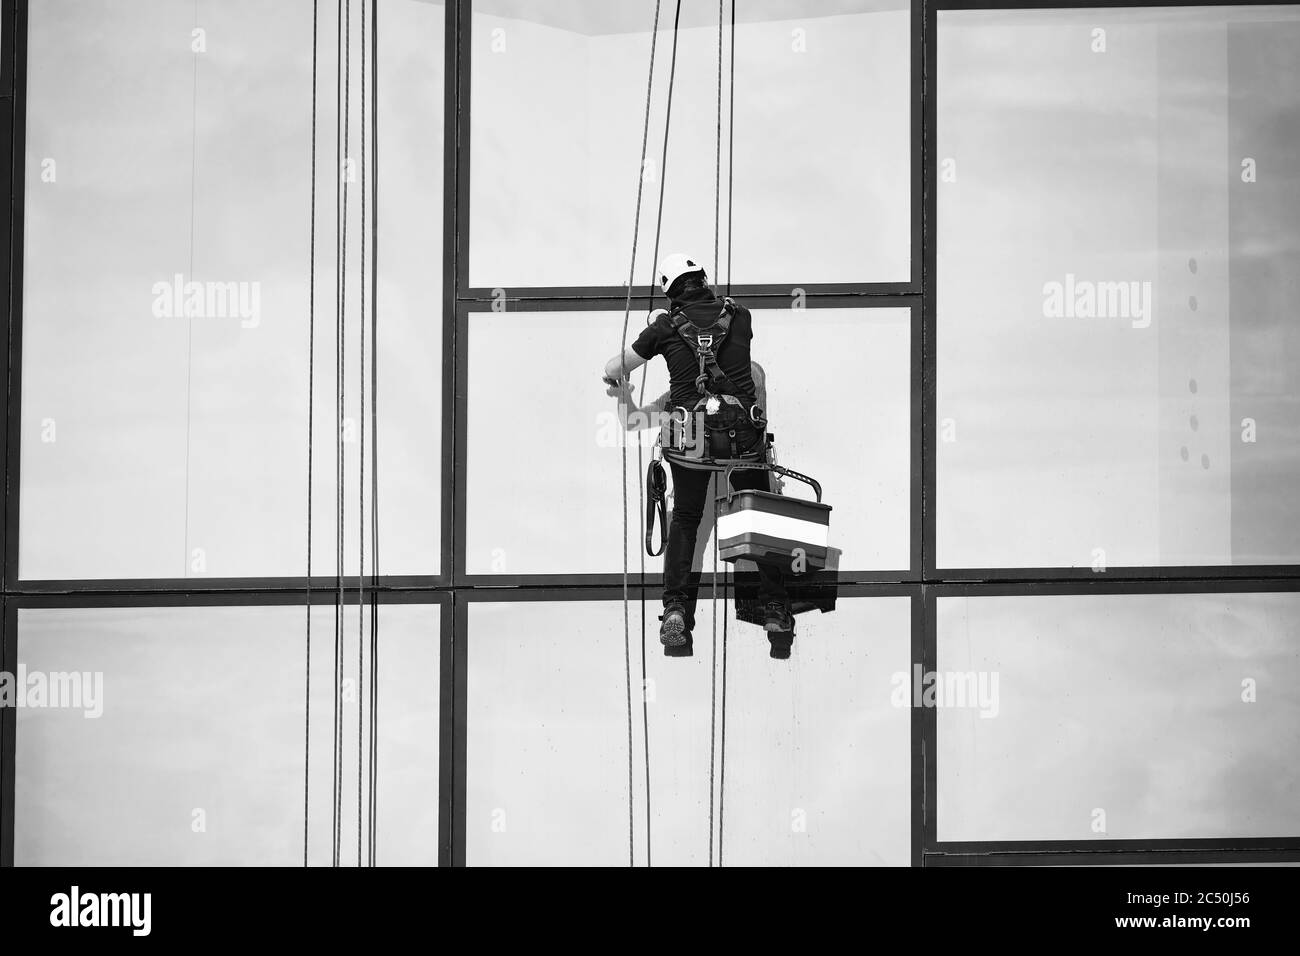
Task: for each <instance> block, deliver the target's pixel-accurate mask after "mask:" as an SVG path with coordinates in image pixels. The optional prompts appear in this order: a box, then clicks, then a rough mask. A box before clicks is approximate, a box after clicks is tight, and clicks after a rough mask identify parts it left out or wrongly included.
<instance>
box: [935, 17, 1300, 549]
mask: <svg viewBox="0 0 1300 956" xmlns="http://www.w3.org/2000/svg"><path fill="white" fill-rule="evenodd" d="M938 42H939V51H938V57H939V61H938V62H939V77H938V81H937V89H938V97H939V99H938V124H937V130H938V134H937V135H938V153H937V164H938V174H939V182H938V184H937V189H938V270H937V276H938V293H937V294H938V298H937V310H938V325H939V334H938V349H939V352H938V379H937V382H938V409H937V423H938V433H939V436H940V441H939V442H938V444H937V446H936V448H937V456H938V495H939V497H938V512H937V513H938V522H939V524H938V565H939V567H944V568H960V567H1008V566H1009V567H1090V566H1101V567H1132V566H1149V565H1162V566H1180V565H1205V564H1223V565H1227V564H1268V563H1295V562H1298V561H1300V521H1296V520H1294V518H1295V517H1296V506H1295V504H1294V495H1293V494H1292V489H1293V487H1294V485H1295V483H1296V480H1297V478H1300V432H1298V431H1297V428H1298V426H1297V422H1300V338H1297V337H1296V336H1295V335H1294V334H1293V332H1292V331H1291V329H1292V326H1293V324H1294V323H1293V322H1292V316H1293V312H1294V308H1293V303H1294V301H1295V296H1296V292H1297V288H1296V280H1295V276H1296V274H1297V272H1298V267H1300V253H1298V252H1297V250H1298V249H1300V225H1298V224H1300V175H1297V174H1298V173H1300V166H1298V165H1297V164H1298V163H1300V159H1298V158H1297V157H1300V127H1298V126H1297V124H1296V123H1294V122H1292V121H1291V118H1292V117H1293V116H1294V113H1295V111H1296V109H1297V106H1298V105H1300V93H1297V91H1298V90H1300V7H1296V6H1286V7H1248V6H1243V7H1209V8H1203V7H1194V8H1187V9H1182V10H1124V9H1106V10H1104V11H1102V10H1088V11H1086V12H1080V11H1072V10H1053V11H1037V12H1031V11H1014V12H1013V11H980V12H965V11H940V13H939V32H938Z"/></svg>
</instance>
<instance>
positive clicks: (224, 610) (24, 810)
mask: <svg viewBox="0 0 1300 956" xmlns="http://www.w3.org/2000/svg"><path fill="white" fill-rule="evenodd" d="M380 611H381V613H380V630H379V641H380V650H379V715H380V723H379V745H378V752H377V754H378V756H377V768H378V794H377V802H376V812H377V818H378V819H377V830H378V842H377V846H376V859H377V862H379V863H380V864H381V865H403V864H417V863H418V864H436V863H437V860H438V796H437V795H438V721H439V713H438V692H439V663H438V658H439V628H438V620H439V609H438V607H437V606H434V605H415V604H402V605H384V606H383V607H381V609H380ZM368 613H369V612H368V610H367V615H368ZM333 629H334V608H333V607H332V606H328V607H319V606H318V607H316V608H314V609H313V618H312V637H313V640H312V701H311V704H312V706H311V787H310V804H311V813H310V822H311V830H310V832H311V863H312V865H328V864H329V862H330V858H331V852H332V850H331V848H332V843H333V831H332V807H333V737H332V734H333V714H334V711H333V706H334V705H333V697H332V695H331V686H332V677H333V672H334V659H333V651H334V641H333V636H334V630H333ZM305 630H306V612H305V610H304V609H303V608H302V607H284V606H278V607H180V608H90V609H40V610H36V609H30V608H25V609H21V610H20V611H19V639H18V666H19V668H21V669H22V670H21V673H22V674H24V675H28V683H31V682H32V681H33V680H35V678H33V677H32V676H31V675H37V674H39V675H45V676H46V679H47V682H48V678H49V675H57V674H69V675H70V674H73V673H79V674H81V675H83V680H82V681H81V682H80V683H81V685H82V686H83V687H85V688H93V687H95V686H98V687H100V688H101V689H102V690H101V692H100V693H99V694H86V693H85V692H83V695H84V696H81V697H78V698H76V701H75V702H79V703H81V704H83V705H84V706H80V707H60V708H54V707H49V706H46V707H35V706H26V707H20V708H19V709H18V710H17V718H18V727H17V754H16V759H15V765H16V769H17V785H16V792H15V798H16V803H15V819H16V821H17V825H16V833H15V851H14V862H15V863H16V864H18V865H20V866H24V865H39V866H70V865H76V866H102V865H114V866H136V865H162V866H221V865H247V866H295V865H301V863H302V839H303V797H304V793H303V787H304V781H303V761H304V749H303V748H304V740H303V728H304V713H303V691H304V673H303V663H304V655H305V650H304V648H305V644H304V635H305ZM344 634H345V636H346V640H345V644H344V662H345V663H344V671H343V677H344V678H345V680H346V681H348V682H349V684H350V687H351V691H350V692H349V693H347V694H345V698H344V706H343V727H344V735H343V741H344V750H343V767H344V773H343V781H344V783H343V788H342V792H341V806H342V814H341V843H342V848H343V849H342V863H343V864H344V865H355V863H356V859H357V856H356V854H357V800H358V788H357V737H356V733H357V717H358V713H357V702H356V693H355V691H356V677H357V649H356V648H357V644H356V641H357V615H356V609H355V606H354V607H353V608H351V609H349V612H348V613H347V614H346V615H345V618H344ZM366 642H367V644H368V643H369V633H368V632H367V635H366ZM85 675H91V676H90V677H85ZM93 675H100V676H99V677H98V679H97V680H98V684H97V685H96V679H95V678H94V676H93ZM369 680H370V664H369V656H368V655H367V658H366V673H365V676H364V678H363V680H362V682H361V684H362V686H363V687H366V688H368V687H369ZM51 686H52V682H51ZM69 686H72V685H69ZM52 699H53V698H52V697H48V696H47V701H52ZM67 700H68V701H69V702H74V701H73V699H72V698H67ZM369 702H370V696H369V693H368V692H367V693H366V694H365V706H366V708H367V710H368V708H369ZM95 710H98V711H100V716H98V717H94V716H84V715H85V714H87V713H92V714H93V713H94V711H95ZM365 726H366V727H367V733H368V723H367V724H366V725H365ZM363 749H364V750H365V752H366V753H368V744H366V745H364V748H363ZM368 774H369V762H368V759H367V760H366V764H365V769H364V770H363V771H362V780H363V781H366V780H368ZM363 807H364V812H365V813H366V814H367V815H368V812H369V801H368V799H367V800H366V801H365V803H364V804H363ZM364 826H365V822H364V820H363V829H364ZM363 852H365V851H364V850H363Z"/></svg>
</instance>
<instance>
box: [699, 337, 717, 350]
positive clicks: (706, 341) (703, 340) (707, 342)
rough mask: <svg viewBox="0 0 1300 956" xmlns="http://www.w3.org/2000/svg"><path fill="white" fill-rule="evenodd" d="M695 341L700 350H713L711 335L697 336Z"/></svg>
mask: <svg viewBox="0 0 1300 956" xmlns="http://www.w3.org/2000/svg"><path fill="white" fill-rule="evenodd" d="M695 341H696V342H698V343H699V345H700V348H702V349H711V348H713V336H712V335H697V336H696V337H695Z"/></svg>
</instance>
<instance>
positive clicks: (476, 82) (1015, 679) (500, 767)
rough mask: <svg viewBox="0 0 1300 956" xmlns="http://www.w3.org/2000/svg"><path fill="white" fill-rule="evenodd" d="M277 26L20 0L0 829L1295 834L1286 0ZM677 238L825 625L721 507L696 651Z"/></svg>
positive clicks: (920, 838)
mask: <svg viewBox="0 0 1300 956" xmlns="http://www.w3.org/2000/svg"><path fill="white" fill-rule="evenodd" d="M955 6H960V7H962V9H948V8H949V7H955ZM274 7H275V9H274V10H271V9H270V7H269V6H268V5H266V4H259V3H254V2H252V0H238V2H231V0H223V2H220V3H218V2H215V0H197V2H195V0H184V2H182V0H147V2H145V0H141V2H132V3H129V4H128V3H124V2H121V0H97V2H94V3H89V4H87V3H84V2H74V0H42V2H41V3H31V2H29V0H7V2H6V4H5V10H6V11H7V12H8V13H10V14H11V17H9V18H4V19H3V23H2V26H3V30H0V47H2V48H3V57H4V62H5V64H6V65H7V66H8V67H10V68H9V69H7V70H5V71H4V72H3V74H2V75H3V76H5V77H12V83H13V86H12V89H8V88H6V89H3V90H0V120H2V121H3V122H0V126H2V127H3V131H4V135H6V136H9V137H10V140H9V142H10V144H11V146H12V149H9V150H0V175H8V177H9V185H10V187H11V194H12V195H13V196H15V197H16V201H15V202H14V203H13V204H11V206H9V207H7V208H8V209H9V215H10V217H11V218H10V225H11V226H12V228H11V229H9V230H0V245H4V247H5V248H8V249H9V255H8V257H7V261H6V263H5V268H4V269H3V270H0V282H3V283H4V285H5V289H4V290H3V294H0V301H3V302H5V303H6V308H7V315H8V323H9V324H8V329H9V337H8V364H7V386H8V387H7V389H6V393H5V394H6V400H7V404H6V415H5V419H4V421H5V442H4V455H5V463H4V468H5V476H6V481H5V486H4V487H5V508H4V511H3V514H4V525H3V535H2V536H3V540H4V546H5V547H4V573H3V594H2V595H0V597H2V600H3V615H0V621H2V622H3V630H2V631H0V677H5V678H7V680H4V681H0V703H3V704H4V706H0V864H3V865H20V866H33V865H70V864H82V865H113V864H150V865H154V864H156V865H210V864H253V865H300V864H302V863H303V862H304V861H305V862H306V863H308V864H310V865H313V866H323V865H330V864H331V863H333V862H337V863H339V864H341V865H345V866H352V865H357V864H366V863H369V862H371V861H372V860H373V862H376V863H378V864H379V865H417V864H439V865H473V866H493V865H575V864H576V865H626V864H629V863H631V864H632V865H636V866H643V865H649V864H654V865H664V864H672V865H695V866H706V865H779V866H805V865H808V866H819V865H826V866H829V865H880V866H908V865H911V866H927V865H949V864H953V863H957V864H971V863H990V862H997V863H1012V864H1035V863H1043V864H1055V863H1061V862H1074V861H1078V860H1079V859H1080V858H1081V855H1082V857H1085V859H1084V862H1089V863H1106V864H1120V865H1128V864H1134V863H1156V864H1175V863H1181V862H1183V861H1184V860H1186V859H1187V857H1186V856H1179V854H1180V853H1184V852H1192V853H1195V854H1197V859H1198V860H1199V861H1200V862H1205V863H1218V864H1223V865H1233V864H1238V863H1241V862H1244V861H1246V860H1247V859H1249V860H1251V861H1253V862H1266V863H1275V864H1286V863H1295V862H1300V819H1297V814H1296V812H1295V810H1294V807H1293V804H1294V801H1293V800H1291V799H1290V795H1291V793H1292V792H1293V791H1294V790H1295V787H1296V785H1297V780H1296V773H1295V771H1294V769H1293V768H1294V767H1295V766H1296V765H1297V764H1298V763H1300V736H1298V735H1297V733H1296V730H1295V728H1296V726H1297V725H1298V723H1297V718H1298V717H1300V697H1297V695H1296V693H1295V692H1294V690H1293V688H1294V686H1295V685H1296V683H1297V681H1296V678H1297V677H1300V674H1298V673H1297V668H1298V667H1300V663H1298V662H1300V651H1298V650H1297V645H1296V643H1295V641H1294V639H1293V637H1294V632H1295V630H1296V628H1297V626H1298V625H1300V598H1298V597H1297V595H1298V594H1300V537H1297V534H1298V533H1297V531H1296V522H1294V521H1292V520H1290V518H1291V517H1292V510H1293V509H1292V508H1291V506H1290V503H1289V502H1290V496H1289V494H1288V492H1289V490H1290V488H1292V487H1293V486H1294V485H1295V484H1296V481H1297V478H1300V441H1298V440H1297V436H1296V434H1295V427H1294V425H1293V422H1294V421H1296V420H1297V408H1296V405H1297V403H1300V379H1297V372H1296V367H1297V363H1296V362H1295V361H1293V359H1294V358H1296V350H1297V345H1296V339H1295V336H1294V335H1293V334H1292V333H1291V332H1290V324H1289V322H1288V319H1289V315H1290V308H1289V306H1290V303H1292V302H1293V301H1294V299H1295V293H1296V292H1297V289H1296V288H1295V285H1296V279H1295V276H1296V275H1298V274H1300V268H1297V267H1300V253H1297V249H1298V248H1300V242H1297V238H1298V237H1297V225H1296V224H1297V223H1298V222H1300V159H1298V158H1297V157H1300V148H1297V147H1300V144H1298V143H1297V142H1296V141H1295V137H1296V136H1297V128H1296V124H1295V123H1294V122H1292V121H1291V120H1292V118H1293V116H1294V114H1295V111H1296V95H1297V94H1296V92H1295V91H1296V90H1297V89H1300V83H1297V80H1300V77H1297V76H1296V71H1297V68H1298V67H1297V64H1300V55H1297V54H1300V5H1296V4H1281V3H1278V4H1265V5H1232V6H1193V5H1187V6H1179V5H1162V6H1159V7H1154V8H1143V7H1141V6H1131V7H1110V6H1108V7H1105V8H1099V9H1080V8H1064V7H1060V8H1043V9H1032V10H1031V9H974V8H972V7H971V5H969V4H956V3H949V2H947V0H936V2H933V3H932V2H930V0H912V2H905V0H833V2H817V3H813V2H810V0H752V2H746V3H736V4H733V3H731V2H725V3H723V4H722V7H721V22H719V7H718V5H717V4H716V3H705V2H703V0H682V2H681V4H680V6H679V5H678V4H664V5H662V6H661V8H660V20H659V22H658V29H657V32H654V31H652V23H651V18H652V16H653V5H638V4H611V3H602V2H596V0H536V2H522V0H448V2H445V3H444V2H433V0H384V2H382V3H375V2H373V0H369V2H367V0H354V2H349V0H340V2H338V3H317V4H313V3H309V2H306V0H284V2H283V3H278V4H275V5H274ZM733 8H734V9H733ZM679 11H680V12H679ZM313 12H315V17H313ZM675 18H677V23H676V28H674V19H675ZM652 48H653V51H654V62H653V76H652V77H651V75H650V73H651V71H650V66H651V63H650V57H651V50H652ZM16 63H17V64H25V65H26V69H25V71H18V72H15V71H14V70H13V69H12V67H13V66H14V64H16ZM313 64H315V69H314V71H313ZM670 78H671V90H670ZM670 95H671V121H669V104H670ZM647 109H648V111H649V113H648V119H647V114H646V113H645V112H643V111H645V110H647ZM643 130H644V131H645V144H644V146H645V156H646V161H645V163H644V164H643V165H641V167H640V168H638V163H639V161H640V153H641V149H642V135H643ZM665 138H666V140H667V144H668V147H667V150H666V152H665ZM638 188H640V190H641V199H640V208H639V220H636V224H635V225H634V218H635V217H636V216H637V215H638V209H637V206H636V200H637V190H638ZM661 190H662V197H663V198H662V205H661V200H660V196H661ZM6 244H7V245H6ZM679 250H686V251H689V252H692V253H693V254H694V255H695V256H697V257H699V258H700V259H701V260H702V261H703V262H704V263H705V266H706V269H707V271H708V272H709V275H710V278H711V279H713V280H715V283H716V285H717V286H718V288H719V291H723V292H726V293H727V294H729V295H731V296H733V297H734V298H735V299H736V300H737V301H739V302H740V303H742V304H743V305H745V306H747V307H748V308H749V309H750V311H751V312H752V315H753V328H754V341H753V357H754V360H755V362H756V364H757V365H758V369H757V374H758V375H759V377H761V380H762V384H763V390H764V395H763V398H764V404H765V407H766V409H767V412H768V415H769V420H770V426H769V427H770V430H771V431H772V433H773V435H774V436H775V449H776V453H777V458H778V460H779V461H780V463H782V464H784V465H786V466H788V467H790V468H793V469H795V470H797V471H799V472H803V473H806V474H808V475H811V476H813V477H815V478H816V479H817V480H818V481H819V482H820V483H821V485H822V488H823V493H824V500H825V501H826V503H828V504H830V505H831V507H832V511H831V524H830V545H831V548H832V553H833V561H832V563H831V566H830V567H829V568H828V569H826V570H821V571H818V572H816V573H815V574H813V575H812V576H811V577H809V578H805V579H802V580H801V581H800V582H799V585H800V586H799V587H798V588H796V589H795V590H796V592H797V593H795V595H794V597H795V600H796V601H797V602H798V608H797V609H798V610H800V611H801V613H800V614H799V615H798V617H797V622H798V623H797V637H796V639H795V643H794V650H793V657H792V658H791V659H790V660H774V659H772V658H771V657H769V654H768V643H767V640H766V639H765V636H764V633H763V631H762V630H761V628H758V627H755V626H754V623H753V621H754V620H756V617H755V615H756V611H755V607H754V591H753V582H752V580H750V578H749V576H747V575H746V574H745V573H743V572H744V570H745V569H744V568H743V567H742V568H733V567H732V566H730V565H727V564H722V565H720V566H719V568H718V573H717V574H716V575H715V574H714V573H713V569H714V565H713V562H712V555H711V552H712V548H713V544H714V536H713V519H712V516H710V515H706V518H705V523H704V525H703V527H702V532H701V535H700V542H699V546H698V548H697V552H696V555H695V564H694V565H693V570H694V571H696V572H698V573H699V574H700V577H701V581H702V589H701V592H700V596H699V601H698V605H697V607H696V608H695V615H696V622H695V629H694V641H693V646H692V648H691V650H692V653H691V655H690V656H685V657H666V656H665V655H664V654H663V652H662V649H661V648H660V645H659V643H658V640H657V636H658V634H657V632H658V627H659V622H658V615H659V613H660V611H661V605H660V598H661V591H660V586H661V582H662V575H661V571H662V564H661V560H662V559H661V558H657V557H655V558H650V557H646V556H645V552H644V549H643V548H642V543H643V542H642V538H643V532H644V526H643V521H644V519H643V515H644V505H645V503H644V499H643V495H644V494H645V470H646V466H647V464H648V462H649V461H650V459H651V457H652V456H653V455H654V452H655V449H654V445H655V439H656V437H657V435H658V430H657V429H656V428H654V427H636V426H635V425H634V426H633V427H631V428H629V427H626V423H625V422H624V421H623V420H621V419H620V417H619V415H618V413H617V406H616V403H615V401H614V400H613V399H612V398H611V397H610V395H609V394H608V393H607V392H606V386H605V385H604V384H602V382H601V374H602V368H603V366H604V365H605V363H606V361H607V360H609V358H610V356H611V355H616V354H618V350H619V349H620V347H621V346H623V345H625V344H626V343H627V342H629V341H631V340H632V339H634V338H635V337H636V336H637V335H638V334H639V333H640V332H641V330H642V329H643V328H644V327H645V324H646V321H647V318H648V317H649V316H650V315H651V313H652V310H653V309H655V308H657V307H661V306H663V305H664V299H663V296H662V294H661V293H660V292H659V291H658V289H657V287H655V286H654V285H653V284H652V281H651V280H652V278H653V270H654V269H655V266H656V262H655V260H656V259H657V258H658V257H659V256H662V255H663V254H664V253H666V252H670V251H679ZM633 257H635V260H634V261H635V268H632V262H633ZM629 274H630V275H631V280H630V281H631V289H630V290H629V288H628V283H629ZM625 322H626V332H625V333H624V324H625ZM633 385H634V387H635V392H636V400H637V403H638V410H641V411H646V410H650V409H652V408H653V407H655V406H654V403H655V402H656V400H658V399H659V398H660V396H662V395H663V394H664V393H665V392H666V391H667V387H668V384H667V373H666V371H665V368H664V363H662V362H659V361H658V359H655V361H653V362H652V363H651V364H650V365H649V366H647V371H646V373H644V378H643V377H642V373H641V372H637V373H636V374H635V375H634V376H633ZM642 424H646V425H649V424H650V423H649V420H648V419H647V420H644V421H643V422H642ZM784 491H785V493H786V494H787V495H789V496H794V497H807V492H806V491H805V490H803V489H801V487H800V486H799V485H798V484H797V483H796V482H787V485H786V488H785V489H784ZM669 504H670V505H671V504H673V500H672V493H671V490H670V495H669ZM656 537H658V535H657V534H656ZM715 589H716V590H715ZM715 593H716V594H717V601H716V603H715V600H714V595H715ZM757 619H760V620H761V618H757ZM309 642H310V643H309ZM309 681H310V690H309V689H308V682H309ZM1081 851H1086V852H1083V853H1082V854H1081Z"/></svg>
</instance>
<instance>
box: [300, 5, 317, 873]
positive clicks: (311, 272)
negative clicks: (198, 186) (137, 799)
mask: <svg viewBox="0 0 1300 956" xmlns="http://www.w3.org/2000/svg"><path fill="white" fill-rule="evenodd" d="M319 2H320V0H312V4H311V232H310V239H309V241H308V245H309V246H310V248H309V250H308V253H307V262H308V266H307V276H308V278H307V666H306V667H305V668H303V669H304V670H305V671H306V684H307V686H306V690H305V691H304V693H303V701H304V708H303V710H304V714H305V716H304V720H303V767H302V781H303V782H302V865H303V866H306V865H307V846H308V837H309V822H310V820H311V499H312V495H311V485H312V452H313V440H312V439H313V435H312V421H313V418H314V415H313V409H314V407H315V395H314V391H315V384H316V49H317V15H318V13H319Z"/></svg>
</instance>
